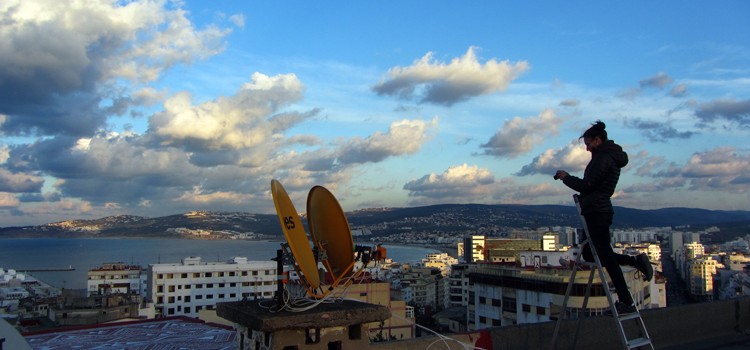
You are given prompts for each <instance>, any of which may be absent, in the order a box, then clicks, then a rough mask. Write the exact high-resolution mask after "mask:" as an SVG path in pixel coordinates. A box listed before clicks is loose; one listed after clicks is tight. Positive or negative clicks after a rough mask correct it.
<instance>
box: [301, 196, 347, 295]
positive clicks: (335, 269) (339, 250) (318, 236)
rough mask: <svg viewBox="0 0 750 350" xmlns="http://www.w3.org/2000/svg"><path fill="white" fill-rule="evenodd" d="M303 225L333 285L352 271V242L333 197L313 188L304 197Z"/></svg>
mask: <svg viewBox="0 0 750 350" xmlns="http://www.w3.org/2000/svg"><path fill="white" fill-rule="evenodd" d="M307 224H308V226H309V227H310V237H312V239H313V243H315V244H316V245H317V246H318V247H319V248H320V249H321V250H324V251H325V253H326V254H325V255H326V256H327V259H326V260H323V265H325V266H326V268H327V269H328V272H330V273H331V277H333V280H334V282H333V284H334V285H335V284H337V283H338V281H340V280H341V279H342V278H343V277H347V276H349V275H351V273H352V269H353V268H354V241H353V240H352V232H351V230H350V228H349V222H348V221H347V220H346V215H344V211H343V210H342V209H341V205H339V202H338V201H337V200H336V197H334V196H333V194H332V193H331V192H330V191H328V189H326V188H325V187H322V186H315V187H313V188H312V189H310V193H309V194H308V195H307Z"/></svg>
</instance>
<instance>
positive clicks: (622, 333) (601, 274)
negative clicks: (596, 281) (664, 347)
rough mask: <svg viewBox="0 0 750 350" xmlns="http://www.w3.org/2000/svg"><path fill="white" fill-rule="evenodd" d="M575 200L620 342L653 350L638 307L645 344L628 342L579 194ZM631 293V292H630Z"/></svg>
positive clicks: (637, 312) (627, 347)
mask: <svg viewBox="0 0 750 350" xmlns="http://www.w3.org/2000/svg"><path fill="white" fill-rule="evenodd" d="M573 200H574V201H575V203H576V208H577V209H578V214H579V216H580V217H581V222H582V224H583V230H584V232H585V233H586V240H587V241H588V242H589V243H591V244H590V245H589V248H590V249H591V253H592V255H593V256H594V261H595V262H596V266H597V268H598V269H599V277H600V279H601V281H602V286H603V287H604V293H605V294H606V295H607V302H608V303H609V307H610V310H611V311H612V315H613V316H614V318H615V321H617V327H618V329H619V330H620V341H621V343H622V345H623V346H624V348H625V349H632V348H634V347H642V346H645V345H649V346H650V347H651V349H652V350H653V349H654V344H653V343H652V342H651V338H649V336H648V331H647V330H646V325H645V323H644V322H643V318H641V314H640V312H639V311H638V308H637V307H636V311H635V314H636V317H635V318H637V319H638V321H637V322H638V328H639V331H640V332H641V335H642V336H643V337H644V338H643V339H644V340H643V342H641V341H639V340H634V341H635V342H637V343H639V344H638V345H637V346H631V341H630V340H628V337H627V334H626V333H625V328H624V327H623V325H622V319H621V318H620V315H619V314H618V312H617V308H616V307H615V302H614V297H613V296H612V290H611V288H609V282H608V281H607V275H606V273H605V272H604V269H603V268H602V262H601V259H599V255H598V254H597V252H596V247H594V244H593V243H592V242H591V234H590V233H589V230H588V225H587V224H586V218H584V217H583V214H582V212H581V203H580V201H579V197H578V195H577V194H575V195H573ZM628 293H630V291H628Z"/></svg>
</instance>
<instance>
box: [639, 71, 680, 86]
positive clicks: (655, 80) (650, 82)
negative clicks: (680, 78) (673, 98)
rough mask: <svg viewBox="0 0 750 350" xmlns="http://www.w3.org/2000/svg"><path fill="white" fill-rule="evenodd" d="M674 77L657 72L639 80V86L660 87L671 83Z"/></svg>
mask: <svg viewBox="0 0 750 350" xmlns="http://www.w3.org/2000/svg"><path fill="white" fill-rule="evenodd" d="M673 81H674V79H672V77H670V76H669V75H667V73H664V72H659V73H657V74H656V75H654V76H653V77H649V78H646V79H643V80H641V81H640V86H641V87H642V88H643V87H651V88H657V89H661V88H663V87H665V86H667V85H669V84H672V82H673Z"/></svg>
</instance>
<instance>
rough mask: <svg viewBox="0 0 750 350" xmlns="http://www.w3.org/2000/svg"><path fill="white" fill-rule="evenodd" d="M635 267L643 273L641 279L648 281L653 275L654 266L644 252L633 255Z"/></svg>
mask: <svg viewBox="0 0 750 350" xmlns="http://www.w3.org/2000/svg"><path fill="white" fill-rule="evenodd" d="M635 268H636V269H638V271H640V272H641V274H643V280H644V281H646V282H648V281H650V280H651V279H652V278H653V277H654V268H653V266H651V261H650V260H649V259H648V255H646V254H638V256H636V257H635Z"/></svg>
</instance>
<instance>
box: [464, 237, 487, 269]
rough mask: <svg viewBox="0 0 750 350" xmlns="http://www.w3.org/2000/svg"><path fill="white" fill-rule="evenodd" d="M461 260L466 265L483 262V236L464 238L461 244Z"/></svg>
mask: <svg viewBox="0 0 750 350" xmlns="http://www.w3.org/2000/svg"><path fill="white" fill-rule="evenodd" d="M463 243H464V244H463V249H462V251H463V255H462V257H463V260H464V262H466V263H472V262H477V261H485V259H486V256H485V251H486V247H485V237H484V236H479V235H475V236H469V237H464V242H463Z"/></svg>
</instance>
